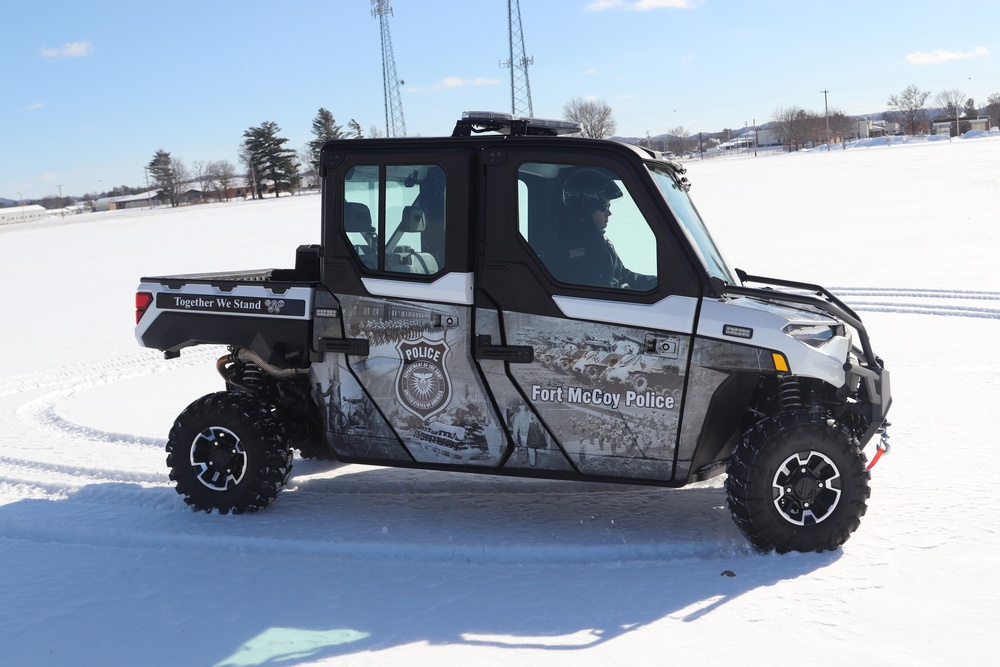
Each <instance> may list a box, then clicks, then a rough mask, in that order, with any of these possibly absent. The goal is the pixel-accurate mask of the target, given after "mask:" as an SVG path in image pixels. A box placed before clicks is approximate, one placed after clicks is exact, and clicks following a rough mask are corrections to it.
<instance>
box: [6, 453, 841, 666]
mask: <svg viewBox="0 0 1000 667" xmlns="http://www.w3.org/2000/svg"><path fill="white" fill-rule="evenodd" d="M324 466H326V464H319V463H314V462H302V463H301V464H300V463H297V464H296V472H297V473H298V474H299V475H300V477H299V478H294V477H293V479H292V480H291V483H290V485H289V488H288V489H287V490H286V492H285V493H284V494H282V496H281V497H280V498H279V499H278V501H276V502H275V503H274V505H272V506H271V507H269V508H268V509H266V510H264V511H263V512H259V513H257V514H254V515H243V516H220V515H217V514H212V515H206V514H203V513H195V512H190V511H188V510H187V508H186V506H185V505H184V504H183V502H182V501H181V499H180V498H179V497H178V496H176V495H175V494H174V493H173V491H172V490H170V489H164V488H163V487H157V488H143V487H140V486H137V485H133V484H120V483H118V484H93V485H90V486H87V487H84V488H83V489H81V490H80V491H78V492H76V493H75V494H73V495H72V496H70V498H69V499H67V500H65V501H45V500H23V501H20V502H16V503H12V504H9V505H6V506H3V507H0V538H11V539H13V540H17V541H18V542H19V543H20V544H21V545H22V547H23V548H24V549H26V550H27V552H29V553H27V554H26V555H25V557H24V558H23V559H20V560H18V562H9V563H5V562H2V561H4V560H7V559H8V558H14V557H13V556H10V555H8V556H2V557H0V565H2V566H3V567H4V569H6V568H7V567H14V566H16V567H18V568H19V569H18V571H19V572H20V573H21V576H20V577H19V579H20V581H21V585H19V587H18V588H17V589H16V592H17V597H18V598H19V599H23V600H25V601H28V602H27V603H28V604H33V605H42V609H45V608H46V607H45V606H44V605H51V606H52V609H61V608H63V607H65V601H66V600H67V599H69V600H71V601H73V602H72V605H71V606H73V607H79V611H80V613H79V614H77V615H67V614H63V613H58V614H53V616H54V617H53V618H52V619H50V620H49V623H47V625H46V628H45V630H44V633H45V635H46V636H56V637H60V644H61V645H63V646H73V645H75V646H78V647H79V646H84V645H86V646H93V645H94V641H93V640H94V639H95V637H94V636H93V635H94V634H95V632H96V634H97V635H98V637H97V640H98V641H97V645H102V646H104V647H105V649H103V650H104V651H120V655H118V654H103V653H102V654H101V657H102V659H104V658H107V659H110V660H111V661H112V662H114V660H115V659H118V658H120V659H122V660H125V661H128V660H130V659H134V656H135V655H136V653H135V652H132V653H130V651H139V654H140V655H144V656H148V657H149V660H150V662H149V663H148V664H211V665H219V666H227V667H229V666H249V665H279V664H290V663H291V664H294V663H295V662H297V661H303V660H319V659H323V658H329V657H336V656H340V655H352V654H357V653H362V652H364V653H372V652H379V651H384V650H389V649H393V648H399V647H406V646H408V645H413V644H421V643H424V644H428V645H431V646H459V645H461V646H466V647H471V646H483V647H487V648H488V649H489V650H490V651H491V655H493V652H496V655H497V659H500V660H502V659H503V658H502V652H503V651H504V650H509V649H526V648H534V649H539V650H544V651H558V652H565V651H579V650H584V649H586V648H588V647H592V646H595V645H598V644H600V643H602V642H605V641H608V640H610V639H613V638H615V637H619V636H622V635H626V634H628V633H629V632H633V631H634V630H635V629H637V628H639V627H643V626H647V625H650V624H653V623H655V622H657V621H660V620H663V619H667V618H669V619H673V620H679V621H682V622H684V621H693V620H696V619H698V618H700V617H702V616H705V615H707V614H711V613H712V612H713V611H714V610H715V609H718V608H719V607H721V606H723V605H725V604H728V603H730V602H732V601H733V600H736V599H737V598H739V597H740V596H741V595H743V594H744V593H747V592H748V591H752V590H754V589H757V588H760V587H765V586H771V585H774V584H775V583H776V582H779V581H782V580H788V579H794V578H796V577H800V576H803V575H808V574H810V573H812V572H814V571H816V570H819V569H822V568H824V567H826V566H828V565H830V564H831V563H833V562H835V561H836V560H837V559H838V558H839V557H840V552H839V551H837V552H832V553H827V554H790V555H786V556H760V555H757V554H755V553H754V552H753V551H752V550H751V549H750V548H749V546H748V545H747V543H746V541H745V540H744V539H743V538H742V536H740V534H739V532H738V531H737V530H736V528H735V527H734V526H733V525H732V522H731V520H730V518H729V513H728V510H727V509H726V508H725V493H724V491H723V490H722V489H721V488H718V487H717V486H715V487H704V486H702V487H695V488H687V489H683V490H676V491H674V490H665V489H653V488H636V487H630V486H617V485H602V484H579V483H559V482H549V481H535V480H521V479H507V478H496V477H479V476H468V475H456V474H449V473H440V474H438V473H428V472H420V473H415V472H412V471H406V470H399V469H372V468H360V467H358V468H357V470H358V472H352V470H354V468H352V467H347V468H342V469H340V470H338V471H337V472H338V475H337V476H336V477H333V478H327V477H315V476H314V475H311V474H310V473H317V472H321V471H323V470H325V469H328V468H329V467H330V466H326V467H324ZM102 507H103V509H102ZM32 545H37V547H38V549H39V550H44V553H45V554H46V555H45V556H44V557H41V556H40V557H38V558H34V557H32V556H31V553H30V552H31V551H32V549H33V548H34V547H33V546H32ZM59 545H62V547H63V548H64V551H65V554H64V557H65V558H66V565H67V567H66V568H65V569H63V568H61V567H59V563H52V562H51V559H52V558H57V559H58V558H59V557H60V556H58V550H59ZM54 548H55V549H56V551H55V552H54V551H53V549H54ZM90 551H96V552H99V554H98V555H95V556H94V557H93V558H89V559H88V558H86V554H87V553H88V552H90ZM137 551H138V552H139V554H138V555H137V553H136V552H137ZM40 553H41V551H40ZM53 553H56V554H57V555H55V556H53V555H52V554H53ZM26 568H27V571H26ZM32 568H38V569H39V571H38V572H35V573H32V572H31V569H32ZM81 570H83V571H82V572H81ZM7 571H11V570H9V569H8V570H7ZM53 576H55V577H56V578H57V579H59V578H61V577H64V580H57V581H52V577H53ZM95 580H96V581H98V582H101V583H100V586H99V590H100V594H99V595H98V596H96V597H95V595H94V590H95V589H94V583H93V582H94V581H95ZM33 581H42V582H44V583H43V584H40V585H39V588H40V589H41V590H38V591H32V590H30V588H29V589H27V590H25V589H24V588H23V582H33ZM52 591H58V593H54V592H52ZM136 591H142V595H136ZM0 592H2V591H0ZM49 597H51V598H52V599H51V600H50V599H48V598H49ZM39 613H40V614H41V615H42V616H44V612H39ZM37 615H38V614H37V613H36V616H37ZM92 617H93V618H98V617H100V618H102V619H103V622H102V623H101V624H100V625H99V627H98V628H95V627H93V626H94V622H93V621H92V620H89V619H90V618H92ZM81 619H88V620H81ZM77 622H81V623H83V627H75V623H77ZM138 627H141V628H143V629H144V631H143V632H142V633H133V634H135V635H136V636H135V637H134V638H129V637H128V635H129V634H130V633H129V629H130V628H138ZM150 628H156V630H149V629H150ZM102 633H105V636H104V637H101V636H100V635H101V634H102ZM123 634H124V635H126V638H125V639H124V640H123V638H122V635H123ZM26 636H29V637H30V636H31V635H30V633H28V634H27V635H26ZM74 639H79V642H74ZM102 640H103V641H102ZM130 641H131V642H134V643H135V646H132V647H130V645H129V642H130ZM111 647H115V648H113V649H112V648H111ZM36 648H37V647H36ZM25 650H27V649H25ZM403 650H404V651H405V650H407V649H403ZM13 655H14V656H20V657H22V658H37V657H38V656H37V655H34V654H33V653H30V652H29V653H23V654H22V653H18V651H17V650H16V649H15V651H14V653H13ZM394 655H398V654H394ZM160 661H162V662H160ZM84 662H86V661H84ZM33 664H46V663H45V662H44V660H43V661H42V662H35V663H33ZM51 664H55V663H51ZM107 664H111V663H107Z"/></svg>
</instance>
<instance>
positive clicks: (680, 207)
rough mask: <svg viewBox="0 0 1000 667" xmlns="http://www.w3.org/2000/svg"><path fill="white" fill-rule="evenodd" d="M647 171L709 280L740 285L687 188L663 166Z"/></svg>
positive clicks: (650, 168) (652, 166) (651, 166)
mask: <svg viewBox="0 0 1000 667" xmlns="http://www.w3.org/2000/svg"><path fill="white" fill-rule="evenodd" d="M649 171H650V172H651V173H652V174H653V180H654V181H656V184H657V185H658V186H659V188H660V192H662V193H663V196H664V198H665V199H666V200H667V204H668V205H669V206H670V211H671V212H672V213H673V214H674V217H675V218H677V222H678V223H679V224H680V226H681V229H682V230H683V232H684V235H685V236H686V237H687V240H688V242H689V243H690V244H691V246H692V248H694V250H695V252H696V253H698V256H699V257H700V258H701V261H702V262H703V263H704V264H705V266H706V267H708V275H709V277H710V278H719V279H720V280H724V281H725V282H726V283H728V284H730V285H739V284H740V282H739V280H738V279H737V278H736V272H735V271H733V270H732V269H730V268H729V264H727V263H726V260H725V258H724V257H723V256H722V253H721V252H719V248H718V247H717V246H716V245H715V241H713V240H712V235H711V234H709V233H708V229H707V228H706V227H705V223H704V222H703V221H702V219H701V216H700V215H698V211H697V210H696V209H695V207H694V203H692V201H691V198H690V197H689V196H688V193H687V188H686V187H685V186H683V185H681V184H680V182H679V181H678V180H677V177H676V176H675V175H674V173H673V171H671V170H669V169H668V168H666V167H659V166H654V165H650V166H649Z"/></svg>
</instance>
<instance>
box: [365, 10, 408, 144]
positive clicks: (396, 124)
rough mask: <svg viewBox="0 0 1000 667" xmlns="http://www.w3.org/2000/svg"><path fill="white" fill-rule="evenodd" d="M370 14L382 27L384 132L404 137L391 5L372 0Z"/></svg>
mask: <svg viewBox="0 0 1000 667" xmlns="http://www.w3.org/2000/svg"><path fill="white" fill-rule="evenodd" d="M372 16H374V17H375V18H377V19H378V20H379V24H380V25H381V27H382V86H383V88H384V89H385V133H386V136H388V137H405V136H406V121H404V120H403V100H402V98H401V97H400V95H399V87H400V85H401V84H403V83H404V82H403V81H401V80H400V79H399V77H398V76H396V58H395V56H393V55H392V36H391V35H390V34H389V17H390V16H392V6H391V5H389V0H372Z"/></svg>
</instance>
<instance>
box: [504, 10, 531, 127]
mask: <svg viewBox="0 0 1000 667" xmlns="http://www.w3.org/2000/svg"><path fill="white" fill-rule="evenodd" d="M507 24H508V34H509V35H510V57H509V58H508V59H507V60H506V62H501V63H500V67H509V68H510V111H511V113H512V114H514V115H515V116H525V115H526V116H527V117H529V118H531V117H533V116H534V115H535V112H534V109H533V108H532V106H531V85H530V84H529V83H528V65H534V64H535V59H534V58H533V57H532V58H528V57H527V56H525V55H524V34H523V33H522V32H521V2H520V0H507Z"/></svg>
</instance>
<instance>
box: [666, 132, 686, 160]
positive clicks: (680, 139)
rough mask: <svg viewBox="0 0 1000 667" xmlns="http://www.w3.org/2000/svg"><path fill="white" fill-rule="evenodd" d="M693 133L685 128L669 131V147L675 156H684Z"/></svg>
mask: <svg viewBox="0 0 1000 667" xmlns="http://www.w3.org/2000/svg"><path fill="white" fill-rule="evenodd" d="M690 136H691V133H690V132H688V131H687V130H685V129H684V127H683V126H679V127H675V128H674V129H672V130H668V131H667V147H668V148H669V150H670V152H671V153H673V154H674V155H683V154H684V153H685V152H687V147H688V138H689V137H690Z"/></svg>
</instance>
